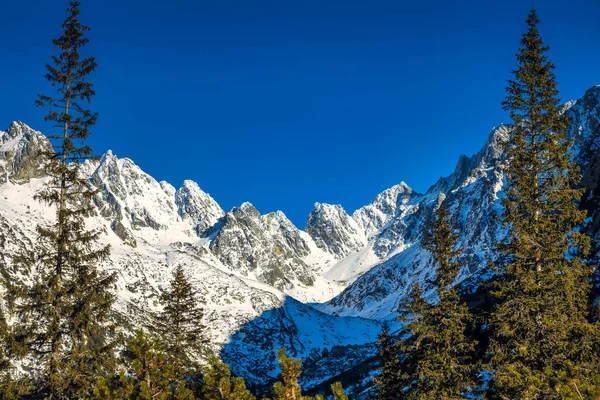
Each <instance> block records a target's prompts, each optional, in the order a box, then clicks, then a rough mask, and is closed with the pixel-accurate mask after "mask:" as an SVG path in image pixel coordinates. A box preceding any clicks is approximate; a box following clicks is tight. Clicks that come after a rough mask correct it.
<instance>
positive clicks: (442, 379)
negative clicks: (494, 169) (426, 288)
mask: <svg viewBox="0 0 600 400" xmlns="http://www.w3.org/2000/svg"><path fill="white" fill-rule="evenodd" d="M538 23H539V19H538V17H537V15H536V12H535V10H532V11H531V12H530V13H529V15H528V17H527V27H528V29H527V32H526V33H525V34H524V35H523V37H522V39H521V46H520V47H519V50H518V52H517V55H516V57H517V67H516V68H515V70H514V71H513V75H514V77H513V79H512V80H510V81H509V83H508V87H507V93H506V99H505V101H504V102H503V107H504V109H505V110H507V111H510V115H511V118H512V120H513V124H512V135H511V136H510V138H509V139H508V141H507V143H506V144H505V145H506V161H505V164H504V167H503V169H504V174H505V179H506V185H505V188H504V197H503V198H502V206H503V211H502V214H501V215H500V219H501V221H502V225H503V227H504V228H505V229H506V230H507V236H506V238H505V239H503V240H501V241H500V242H499V243H497V244H496V245H497V249H498V253H499V259H498V260H497V261H496V262H495V263H494V265H493V266H491V268H493V270H494V272H495V276H494V278H493V279H491V280H490V281H487V282H482V285H483V289H484V290H485V291H486V292H487V293H486V295H487V296H488V297H489V298H490V299H491V301H490V303H491V305H489V306H488V307H485V309H483V310H482V309H477V310H469V308H468V306H467V304H466V302H465V301H462V300H461V298H460V296H459V293H458V291H457V289H456V288H455V287H454V286H453V282H455V280H456V279H457V277H458V273H459V270H460V269H461V267H462V266H461V265H460V264H459V263H458V261H457V260H459V259H460V258H459V256H460V248H458V246H457V240H458V236H457V235H456V234H455V233H454V232H453V231H452V229H451V227H450V222H449V219H450V216H451V213H450V211H449V210H448V209H447V206H446V204H445V202H443V199H440V200H441V203H440V204H438V206H437V211H436V216H435V218H434V220H433V222H432V224H431V226H430V227H429V229H428V231H427V232H426V234H425V237H424V238H423V244H424V246H425V247H426V248H427V250H429V252H430V254H431V256H432V259H433V261H434V263H435V265H436V267H437V274H436V279H435V280H434V281H433V282H432V285H431V286H432V288H433V289H434V290H435V292H436V294H437V299H435V300H434V301H426V300H425V298H424V297H423V292H422V288H421V287H420V286H419V285H416V284H415V285H414V287H413V288H412V291H411V293H410V294H409V296H407V298H406V301H405V302H404V303H403V304H402V305H401V306H400V309H399V313H398V318H399V319H400V321H401V326H402V329H401V331H400V332H399V334H398V335H396V336H392V335H391V334H390V332H389V328H388V327H387V326H386V327H385V329H384V330H383V331H382V332H381V334H380V336H379V342H378V344H379V354H378V358H379V360H380V375H379V376H378V377H377V379H376V381H375V383H376V388H377V396H378V398H380V399H432V400H433V399H459V398H485V399H498V400H502V399H527V400H529V399H573V400H583V399H600V331H599V323H598V321H596V320H595V319H594V313H593V312H592V309H591V308H592V307H595V306H593V305H592V304H593V301H592V300H593V299H592V298H591V297H590V296H591V295H590V291H591V278H592V273H593V272H594V269H595V266H592V265H591V264H590V263H589V262H588V260H587V258H588V255H589V251H590V238H589V237H587V236H586V235H585V234H583V233H581V231H580V230H579V228H578V227H579V226H580V225H581V224H582V223H583V222H584V220H585V218H586V211H584V210H580V209H578V204H579V201H580V199H581V196H582V195H583V190H584V189H582V188H580V186H579V182H580V179H581V176H580V173H579V170H578V167H577V165H576V164H575V162H574V161H573V158H572V152H571V147H572V141H571V139H569V137H568V134H567V126H568V124H569V120H568V117H567V116H565V115H564V114H563V113H562V112H561V104H560V99H559V98H558V90H557V88H556V78H555V75H554V73H553V70H554V65H553V64H552V63H551V62H550V61H549V60H548V56H547V52H548V49H549V48H548V47H547V46H545V45H544V43H543V42H542V38H541V36H540V34H539V31H538V29H537V25H538Z"/></svg>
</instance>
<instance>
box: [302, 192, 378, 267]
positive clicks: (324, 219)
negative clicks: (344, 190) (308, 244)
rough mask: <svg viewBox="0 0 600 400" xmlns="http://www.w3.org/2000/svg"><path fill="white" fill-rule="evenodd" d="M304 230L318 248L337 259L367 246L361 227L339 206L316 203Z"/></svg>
mask: <svg viewBox="0 0 600 400" xmlns="http://www.w3.org/2000/svg"><path fill="white" fill-rule="evenodd" d="M305 230H306V232H307V233H308V234H309V235H310V236H311V237H312V238H313V239H314V241H315V243H316V245H317V246H318V247H319V248H321V249H323V250H325V251H327V252H329V253H331V254H333V255H334V256H335V257H336V258H338V259H341V258H344V257H345V256H347V255H348V254H350V253H353V252H355V251H358V250H360V249H361V248H363V247H364V246H365V245H366V244H367V240H366V236H365V235H364V232H363V230H362V229H361V227H360V226H359V225H358V224H357V223H356V221H355V220H354V219H352V218H351V217H350V216H349V215H348V213H347V212H346V210H344V208H343V207H342V206H339V205H335V206H334V205H330V204H321V203H316V204H315V208H314V209H313V210H312V212H311V213H310V215H309V216H308V222H307V223H306V228H305Z"/></svg>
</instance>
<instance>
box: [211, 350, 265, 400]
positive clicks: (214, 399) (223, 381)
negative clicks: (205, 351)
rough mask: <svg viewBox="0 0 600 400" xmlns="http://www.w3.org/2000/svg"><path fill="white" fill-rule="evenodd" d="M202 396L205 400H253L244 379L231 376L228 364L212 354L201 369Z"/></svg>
mask: <svg viewBox="0 0 600 400" xmlns="http://www.w3.org/2000/svg"><path fill="white" fill-rule="evenodd" d="M202 372H203V388H202V396H203V397H202V398H204V399H206V400H255V397H254V396H253V395H252V394H251V393H250V392H248V390H247V389H246V383H245V382H244V379H242V378H238V377H232V376H231V372H230V370H229V366H228V365H227V364H224V363H223V362H222V361H221V360H219V359H218V358H217V356H215V355H214V354H213V355H211V356H209V358H208V365H206V366H205V367H204V368H203V369H202Z"/></svg>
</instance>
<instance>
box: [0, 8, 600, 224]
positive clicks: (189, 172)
mask: <svg viewBox="0 0 600 400" xmlns="http://www.w3.org/2000/svg"><path fill="white" fill-rule="evenodd" d="M82 3H83V5H82V15H81V20H82V22H83V23H85V24H87V25H89V26H90V27H91V28H92V31H91V32H90V35H89V37H90V39H91V43H90V45H89V47H88V51H89V54H94V55H95V56H96V57H97V61H98V64H99V67H98V70H97V72H96V73H95V74H94V75H93V82H94V83H95V85H96V90H97V93H98V94H97V96H96V98H95V99H94V100H93V108H94V109H95V110H96V111H98V112H99V113H100V118H99V122H98V125H97V126H96V128H95V129H94V130H93V133H92V136H91V140H90V144H91V145H92V146H93V148H94V150H95V151H96V152H97V153H104V152H105V151H106V150H108V149H109V148H110V149H112V150H113V151H114V152H115V154H117V155H118V156H120V157H129V158H132V159H133V160H134V161H135V162H136V163H137V164H138V165H140V166H141V167H142V169H144V170H145V171H146V172H148V173H150V174H151V175H153V176H154V177H155V178H157V179H159V180H163V179H164V180H167V181H169V182H171V183H172V184H173V185H174V186H176V187H178V186H179V185H180V184H181V182H182V181H183V180H184V179H193V180H195V181H197V182H198V183H199V184H200V186H201V187H202V188H203V189H204V190H205V191H207V192H209V193H210V194H211V195H212V196H213V197H214V198H215V199H216V200H217V201H218V202H219V203H220V204H221V205H222V206H223V208H225V209H226V210H228V209H230V208H231V207H233V206H235V205H239V204H241V203H242V202H244V201H250V202H251V203H253V204H254V205H255V206H256V207H257V208H258V209H259V211H261V212H263V213H266V212H269V211H274V210H277V209H280V210H282V211H284V212H285V213H286V214H287V215H288V216H289V217H290V218H291V219H292V221H293V222H294V223H296V225H298V226H299V227H303V226H304V224H305V222H306V218H307V215H308V213H309V212H310V210H311V209H312V206H313V204H314V202H316V201H319V202H328V203H335V204H342V205H343V206H344V207H346V209H348V211H349V212H352V211H353V210H354V209H356V208H358V207H360V206H361V205H364V204H367V203H368V202H370V201H371V200H372V198H373V197H374V196H375V195H376V194H377V193H379V192H380V191H382V190H384V189H386V188H387V187H390V186H392V185H394V184H396V183H398V182H400V181H402V180H403V181H405V182H407V183H408V184H409V185H410V186H412V187H413V188H414V189H415V190H418V191H425V190H426V189H427V187H428V186H429V185H430V184H432V183H433V182H434V181H435V180H436V179H437V178H439V177H440V176H443V175H444V176H445V175H447V174H449V173H451V172H452V170H453V169H454V166H455V164H456V160H457V158H458V156H459V155H460V154H463V153H464V154H468V155H470V154H472V153H474V152H476V151H477V150H478V149H479V148H480V147H481V145H482V144H483V142H484V140H485V138H486V136H487V134H488V132H489V130H490V129H491V128H492V127H493V126H495V125H498V124H500V123H501V122H506V121H507V120H508V117H507V115H506V113H504V112H503V111H502V109H501V106H500V103H501V101H502V99H503V96H504V88H505V86H506V80H507V79H508V78H510V71H511V69H512V68H513V67H514V65H515V60H514V54H515V52H516V50H517V46H518V42H519V38H520V35H521V34H522V32H523V31H524V29H525V22H524V20H525V17H526V14H527V12H528V10H529V9H530V8H531V5H532V3H531V2H526V1H522V0H521V1H515V0H503V1H476V0H473V1H463V0H456V1H447V0H431V1H412V2H406V1H397V0H396V1H392V0H390V1H381V0H370V1H364V0H361V1H356V0H345V1H342V0H339V1H338V0H335V1H333V0H318V1H317V0H302V1H301V0H284V1H281V0H273V1H266V0H256V1H246V0H236V1H233V0H219V1H192V0H186V1H184V0H172V1H161V2H157V1H148V0H144V1H141V0H127V1H122V0H82ZM66 5H67V1H66V0H64V1H63V0H51V1H48V0H30V1H19V2H18V1H4V2H2V5H1V6H0V12H1V14H2V21H1V23H0V38H1V39H0V40H1V42H2V46H1V54H2V62H0V80H1V86H0V87H1V94H0V127H2V128H5V127H7V126H8V124H9V123H10V122H11V121H12V120H15V119H18V120H22V121H24V122H26V123H28V124H29V125H31V126H32V127H34V128H36V129H38V130H42V131H44V130H46V127H47V125H46V124H45V123H44V122H43V115H44V112H43V110H41V109H36V108H35V107H34V103H33V102H34V99H35V96H36V94H37V93H38V92H40V91H44V90H46V89H48V86H47V84H46V83H45V81H44V79H43V77H42V76H43V74H44V64H45V63H46V62H48V60H49V57H50V55H51V54H53V51H54V49H53V47H52V45H51V43H50V40H51V38H53V37H55V36H57V35H59V34H60V33H61V28H60V24H61V22H62V21H63V19H64V16H65V13H64V9H65V8H66ZM535 5H536V7H537V9H538V12H539V16H540V18H541V19H542V23H541V25H540V30H541V32H542V35H543V38H544V40H545V41H546V43H547V44H549V45H550V46H551V47H552V49H551V53H550V57H551V59H552V60H553V61H554V62H555V64H556V65H557V70H556V73H557V76H558V82H559V89H560V90H561V97H562V98H563V99H565V100H570V99H574V98H577V97H579V96H581V95H582V94H583V92H584V91H585V89H587V88H588V87H591V86H592V85H594V84H599V83H600V22H599V21H600V1H598V0H586V1H584V0H572V1H569V2H565V1H538V2H536V4H535Z"/></svg>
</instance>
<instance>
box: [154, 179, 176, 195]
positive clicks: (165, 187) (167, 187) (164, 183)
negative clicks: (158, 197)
mask: <svg viewBox="0 0 600 400" xmlns="http://www.w3.org/2000/svg"><path fill="white" fill-rule="evenodd" d="M158 183H159V184H160V187H161V188H162V190H163V191H164V192H165V193H166V194H168V195H169V196H170V197H175V193H176V190H175V187H174V186H173V185H171V184H170V183H169V182H167V181H160V182H158Z"/></svg>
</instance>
